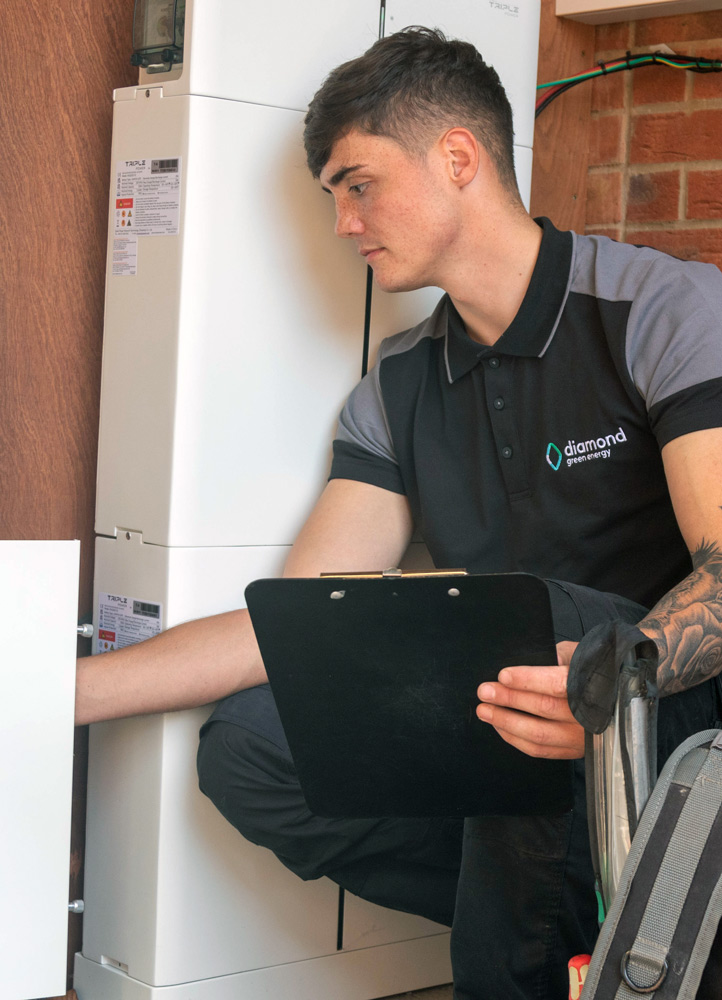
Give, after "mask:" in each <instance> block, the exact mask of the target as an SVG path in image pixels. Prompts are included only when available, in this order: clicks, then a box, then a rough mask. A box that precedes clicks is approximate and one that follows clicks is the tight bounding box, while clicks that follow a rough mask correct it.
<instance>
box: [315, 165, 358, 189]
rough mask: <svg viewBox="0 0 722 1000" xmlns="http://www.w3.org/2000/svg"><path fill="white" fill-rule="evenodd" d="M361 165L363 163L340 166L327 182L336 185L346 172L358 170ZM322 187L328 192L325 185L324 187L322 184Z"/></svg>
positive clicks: (332, 185) (350, 172)
mask: <svg viewBox="0 0 722 1000" xmlns="http://www.w3.org/2000/svg"><path fill="white" fill-rule="evenodd" d="M363 166H364V164H363V163H354V165H353V166H352V167H341V169H340V170H337V171H336V173H335V174H334V175H333V177H332V178H331V179H330V180H329V182H328V183H329V186H330V187H336V185H337V184H340V183H341V181H342V180H343V179H344V177H345V176H346V175H347V174H352V173H353V172H354V170H359V169H360V168H361V167H363ZM322 187H323V190H324V191H326V192H328V193H329V194H330V191H329V189H328V188H327V187H325V186H324V185H322Z"/></svg>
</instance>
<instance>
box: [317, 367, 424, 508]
mask: <svg viewBox="0 0 722 1000" xmlns="http://www.w3.org/2000/svg"><path fill="white" fill-rule="evenodd" d="M379 363H380V362H377V364H376V366H375V367H374V368H372V369H371V371H370V372H369V373H368V375H366V376H365V378H363V379H362V380H361V382H359V384H358V385H357V386H356V388H355V389H354V390H353V392H352V393H351V395H350V396H349V398H348V401H347V403H346V405H345V406H344V408H343V410H342V411H341V416H340V418H339V423H338V430H337V432H336V439H335V440H334V442H333V462H332V464H331V474H330V476H329V479H354V480H357V481H358V482H361V483H369V484H370V485H371V486H380V487H381V488H382V489H385V490H390V491H391V492H392V493H406V490H405V489H404V484H403V482H402V480H401V473H400V471H399V465H398V462H397V460H396V454H395V452H394V446H393V443H392V441H391V433H390V431H389V426H388V421H387V419H386V412H385V410H384V404H383V398H382V395H381V386H380V384H379V375H378V365H379Z"/></svg>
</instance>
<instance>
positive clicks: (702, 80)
mask: <svg viewBox="0 0 722 1000" xmlns="http://www.w3.org/2000/svg"><path fill="white" fill-rule="evenodd" d="M693 48H694V52H693V53H692V54H693V55H696V56H702V57H703V58H705V59H722V45H708V44H707V43H706V42H701V43H700V44H699V45H695V46H693ZM692 96H693V97H694V98H696V99H697V100H703V99H704V98H706V97H712V98H715V97H722V73H692Z"/></svg>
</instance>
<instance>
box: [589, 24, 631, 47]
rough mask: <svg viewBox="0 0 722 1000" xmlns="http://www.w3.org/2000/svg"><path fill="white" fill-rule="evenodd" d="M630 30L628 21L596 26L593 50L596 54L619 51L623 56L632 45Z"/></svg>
mask: <svg viewBox="0 0 722 1000" xmlns="http://www.w3.org/2000/svg"><path fill="white" fill-rule="evenodd" d="M631 28H632V26H631V24H630V23H629V21H614V22H613V23H612V24H598V25H597V30H596V32H595V35H594V48H595V49H596V50H597V52H607V51H609V50H610V49H612V50H613V49H621V50H622V54H623V53H624V52H626V51H627V49H628V48H630V47H631V45H632V40H631V39H632V36H631Z"/></svg>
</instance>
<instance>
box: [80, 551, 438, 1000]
mask: <svg viewBox="0 0 722 1000" xmlns="http://www.w3.org/2000/svg"><path fill="white" fill-rule="evenodd" d="M286 552H287V550H286V549H285V548H273V547H256V548H248V549H243V548H237V549H222V548H215V549H197V548H178V549H166V548H163V547H161V546H154V545H147V544H142V543H141V540H140V538H139V537H138V536H137V535H134V534H132V533H131V537H130V538H126V537H125V534H124V535H122V536H121V537H119V538H117V539H108V538H99V539H98V540H97V546H96V574H95V581H96V582H95V586H96V604H97V594H98V592H110V593H114V594H120V595H123V596H127V597H132V598H136V599H140V600H146V601H151V602H154V603H159V604H162V605H163V607H164V612H165V618H164V622H163V624H164V625H168V626H169V625H174V624H177V623H178V622H180V621H184V620H187V619H189V618H194V617H198V616H200V615H204V614H210V613H213V612H220V611H225V610H229V609H231V608H234V607H240V606H242V605H243V590H244V588H245V586H246V584H247V583H249V582H250V581H251V580H253V579H257V578H258V577H261V576H272V575H278V574H279V573H280V571H281V568H282V563H283V561H284V559H285V556H286ZM97 668H98V669H102V658H101V659H100V660H98V661H97ZM209 714H210V709H209V708H205V709H199V710H196V711H193V712H180V713H176V714H173V715H160V716H151V717H147V718H138V719H127V720H122V721H118V722H112V723H103V724H102V725H96V726H93V727H91V747H90V767H89V788H88V821H87V822H88V826H87V850H86V870H85V891H84V896H85V903H86V910H85V920H84V937H83V955H84V956H85V957H86V958H88V959H91V960H93V961H95V962H98V963H100V962H102V960H103V957H104V958H105V960H106V962H111V963H114V964H115V965H116V966H122V967H124V968H125V969H126V970H127V974H128V975H129V976H130V977H131V978H132V979H134V980H140V981H143V982H145V983H149V984H152V985H156V986H168V985H170V984H173V983H180V982H191V981H196V980H201V979H207V978H209V977H215V976H228V975H231V974H235V973H239V972H241V971H247V970H251V969H259V968H270V967H272V966H277V965H279V964H283V963H294V962H302V961H305V960H306V959H309V958H311V957H319V956H324V955H329V956H335V954H336V932H337V900H338V889H337V887H336V886H335V885H333V884H332V883H330V882H329V881H327V880H326V879H322V880H320V881H318V882H308V883H304V882H301V881H300V880H299V879H298V878H296V876H294V875H292V874H291V873H290V872H288V871H287V870H286V869H285V868H284V867H283V866H282V865H281V864H280V863H279V862H278V861H277V860H276V859H275V858H274V857H273V855H272V854H271V853H270V852H269V851H267V850H264V849H263V848H258V847H254V846H253V845H251V844H249V843H248V842H246V841H245V840H244V839H243V838H242V837H241V836H239V834H238V833H237V832H236V831H235V830H234V829H233V828H232V827H231V826H230V825H229V824H228V823H227V822H226V820H225V819H223V817H222V816H221V815H220V813H218V812H217V811H216V809H215V807H214V806H213V805H212V804H211V803H210V802H209V801H208V800H207V799H206V798H205V797H204V796H203V795H202V794H201V793H200V791H199V790H198V787H197V776H196V771H195V754H196V749H197V745H198V729H199V728H200V726H201V724H202V723H203V721H204V720H205V719H206V718H207V717H208V715H209ZM348 905H349V939H348V942H347V944H348V946H349V947H350V948H369V947H371V946H372V945H385V944H387V943H388V942H393V941H396V940H407V939H409V938H413V937H420V936H427V935H429V934H435V935H438V934H439V933H441V932H442V931H443V929H442V928H440V927H439V926H438V925H436V924H432V923H431V922H429V921H427V920H423V919H421V918H419V917H412V916H408V915H404V914H398V913H394V912H393V911H390V910H387V909H384V908H382V907H377V906H372V905H371V904H368V903H364V902H362V901H360V900H350V901H349V904H348ZM309 914H312V915H313V917H312V919H309ZM441 975H442V978H443V976H444V975H445V973H443V972H442V973H441ZM436 981H439V980H436ZM404 988H406V989H411V988H413V982H412V981H411V980H409V985H407V986H405V987H404ZM239 995H240V994H239ZM368 995H369V996H371V995H372V994H368ZM91 1000H96V998H94V997H93V998H91Z"/></svg>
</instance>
